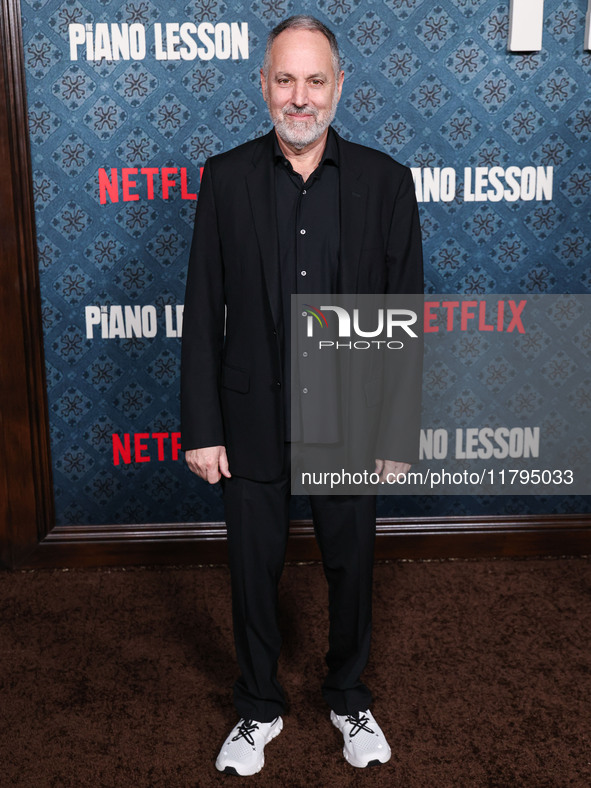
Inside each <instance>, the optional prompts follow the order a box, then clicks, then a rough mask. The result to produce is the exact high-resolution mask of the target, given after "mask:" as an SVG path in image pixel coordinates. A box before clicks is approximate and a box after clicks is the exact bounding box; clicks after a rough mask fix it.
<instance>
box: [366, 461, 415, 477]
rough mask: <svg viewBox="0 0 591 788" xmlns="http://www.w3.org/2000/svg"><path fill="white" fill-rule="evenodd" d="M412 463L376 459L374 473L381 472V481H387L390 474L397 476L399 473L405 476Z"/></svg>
mask: <svg viewBox="0 0 591 788" xmlns="http://www.w3.org/2000/svg"><path fill="white" fill-rule="evenodd" d="M410 468H411V466H410V464H409V463H408V462H396V460H376V467H375V471H374V473H379V475H380V481H381V482H387V481H388V478H387V477H388V476H390V478H393V477H397V476H398V474H399V473H401V474H402V475H403V476H406V474H407V473H408V472H409V471H410Z"/></svg>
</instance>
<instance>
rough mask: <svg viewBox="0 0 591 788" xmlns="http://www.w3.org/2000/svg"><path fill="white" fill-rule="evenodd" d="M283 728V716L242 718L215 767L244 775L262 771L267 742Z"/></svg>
mask: <svg viewBox="0 0 591 788" xmlns="http://www.w3.org/2000/svg"><path fill="white" fill-rule="evenodd" d="M282 729H283V720H282V719H281V717H275V719H274V720H273V722H257V721H256V720H240V722H239V723H238V724H237V725H235V726H234V727H233V728H232V730H231V731H230V735H229V736H228V738H227V739H226V741H225V742H224V744H223V745H222V749H221V750H220V754H219V755H218V757H217V760H216V762H215V768H216V769H217V770H218V771H220V772H226V774H239V775H241V776H243V777H245V776H246V775H248V774H256V773H257V772H260V770H261V769H262V768H263V766H264V765H265V753H264V749H265V744H267V743H268V742H270V741H271V739H274V738H275V736H278V735H279V734H280V733H281V731H282Z"/></svg>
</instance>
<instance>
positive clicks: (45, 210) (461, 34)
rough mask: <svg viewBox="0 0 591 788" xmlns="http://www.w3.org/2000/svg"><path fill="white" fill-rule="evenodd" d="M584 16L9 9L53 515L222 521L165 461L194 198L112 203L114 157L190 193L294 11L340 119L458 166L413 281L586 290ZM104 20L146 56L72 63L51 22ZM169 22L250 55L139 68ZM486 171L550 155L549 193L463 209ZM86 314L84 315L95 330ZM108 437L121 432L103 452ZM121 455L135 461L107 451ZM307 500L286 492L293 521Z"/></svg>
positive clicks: (510, 505) (574, 501) (458, 510)
mask: <svg viewBox="0 0 591 788" xmlns="http://www.w3.org/2000/svg"><path fill="white" fill-rule="evenodd" d="M585 10H586V0H546V3H545V25H544V43H543V50H542V51H541V52H539V53H534V54H511V53H508V52H507V38H508V11H509V0H506V2H498V0H441V2H439V3H437V4H433V3H430V2H427V0H387V1H386V2H382V1H381V0H375V2H373V1H372V0H369V1H365V2H363V1H362V0H318V2H314V3H312V2H302V3H299V4H297V5H296V4H294V3H292V2H288V1H287V0H255V1H254V2H253V3H252V5H249V4H247V3H242V2H235V3H232V2H229V0H228V2H223V0H194V1H193V2H190V3H188V4H186V5H184V4H176V3H172V2H169V0H163V2H160V3H154V2H151V0H129V1H128V2H122V1H121V0H112V1H110V0H103V2H99V0H83V2H80V1H79V0H65V1H64V0H46V1H44V0H29V2H27V1H26V0H23V6H22V16H23V37H24V41H25V60H26V72H27V88H28V102H29V117H30V139H31V148H32V161H33V170H34V191H35V206H36V223H37V235H38V248H39V260H40V273H41V286H42V301H43V321H44V341H45V356H46V367H47V385H48V396H49V407H50V425H51V445H52V455H53V468H54V483H55V502H56V511H57V522H58V524H64V523H73V522H76V523H83V524H85V523H86V524H91V523H101V522H103V523H104V522H158V521H160V522H174V521H189V520H203V521H207V520H219V519H222V509H221V503H220V497H219V491H218V490H217V488H210V487H208V486H207V485H206V484H205V483H201V482H200V481H199V480H197V479H195V478H194V477H192V476H191V475H190V473H189V472H188V470H187V469H186V468H185V467H184V465H183V463H182V455H180V456H179V458H178V459H176V460H175V459H173V457H174V456H175V450H174V444H175V442H176V440H177V438H176V437H175V436H174V434H175V433H177V432H178V429H179V408H178V372H179V352H180V341H179V339H178V337H175V336H173V334H174V333H175V324H174V317H175V316H176V311H175V307H176V305H177V304H182V301H183V294H184V281H185V270H186V264H187V256H188V249H189V244H190V238H191V228H192V220H193V215H194V209H195V201H194V200H193V199H183V197H182V195H181V188H180V182H179V184H178V185H177V186H176V187H174V188H171V190H170V194H169V199H162V196H161V185H160V178H159V177H156V178H155V180H154V184H155V191H156V194H155V198H154V199H149V194H148V186H147V179H146V178H145V177H143V176H141V175H139V174H135V175H132V176H130V177H131V178H132V180H133V179H135V180H136V185H135V186H133V185H132V186H131V192H132V193H133V194H134V195H135V194H137V195H138V199H137V200H129V201H124V200H123V199H122V197H123V190H122V181H121V178H122V177H123V176H122V173H121V168H126V167H127V168H137V169H141V168H146V167H149V168H158V170H159V171H160V170H161V169H162V168H165V167H171V168H186V181H187V182H186V186H185V188H184V191H185V192H188V193H193V192H197V191H198V187H199V167H200V166H202V165H203V163H204V161H205V159H206V158H207V157H208V156H210V155H212V154H214V153H217V152H220V151H222V150H227V149H228V148H230V147H232V146H235V145H237V144H239V143H241V142H244V141H246V140H247V139H250V138H252V137H255V136H257V135H259V134H261V133H263V132H265V131H267V130H268V129H269V128H270V123H269V121H268V119H267V112H266V108H265V106H264V103H263V101H262V98H261V96H260V88H259V75H258V72H259V66H260V62H261V59H262V53H263V49H264V42H265V39H266V35H267V33H268V31H269V30H270V28H271V27H273V26H274V24H276V23H277V22H278V21H279V20H281V19H282V18H285V17H286V16H288V15H290V14H292V13H300V12H304V13H306V12H308V13H312V14H314V15H316V16H318V17H319V18H320V19H322V20H323V21H324V22H325V23H326V24H328V25H329V26H330V27H331V28H332V29H333V30H334V31H335V33H336V35H337V37H338V39H339V42H340V45H341V48H342V52H343V55H344V59H345V71H346V79H345V84H344V89H343V96H342V100H341V103H340V105H339V109H338V113H337V119H336V123H335V126H336V128H337V130H338V131H339V132H340V133H341V134H342V135H343V136H345V137H347V138H349V139H352V140H355V141H357V142H361V143H363V144H366V145H370V146H372V147H377V148H381V149H383V150H385V151H387V152H388V153H389V154H391V155H392V156H394V157H395V158H396V159H398V160H399V161H401V162H403V163H405V164H407V165H409V166H411V167H414V168H436V167H442V168H443V167H451V168H454V171H455V172H457V176H458V182H457V191H456V197H455V199H453V200H452V201H450V202H443V201H441V202H433V201H429V202H422V203H421V204H420V210H421V218H422V224H423V233H424V246H425V257H426V287H427V290H428V291H429V292H432V293H437V292H439V293H452V292H458V293H493V292H496V293H518V292H527V293H537V292H540V293H560V292H563V293H569V292H570V293H584V292H589V290H591V216H590V206H591V202H590V194H591V162H590V160H589V154H588V150H589V140H590V138H591V98H590V95H591V94H590V92H589V87H590V85H591V80H590V73H591V53H589V52H585V51H584V50H583V25H584V13H585ZM103 22H106V23H109V24H111V23H117V24H119V25H121V24H123V23H128V24H132V23H137V24H140V25H142V26H143V28H144V29H145V31H146V39H147V44H148V47H147V53H146V57H145V58H144V59H138V60H114V61H108V60H101V61H92V60H87V59H86V57H85V46H80V47H78V50H77V51H78V59H77V60H72V59H71V57H70V44H69V30H70V28H69V26H70V25H72V24H78V25H80V24H81V25H96V24H97V23H103ZM172 22H179V23H183V22H196V23H197V24H199V23H200V22H211V23H212V24H219V23H223V22H226V23H234V22H235V23H239V24H243V23H246V24H247V25H248V40H249V52H248V54H249V57H248V58H246V57H244V56H239V57H238V58H237V59H235V60H233V59H220V58H219V57H214V58H212V59H209V60H203V59H201V60H200V59H194V60H182V59H180V60H158V59H156V57H155V51H154V45H153V40H154V36H153V31H154V26H155V25H156V24H161V25H163V26H164V25H165V24H166V23H172ZM84 29H86V28H84ZM493 166H500V167H503V168H506V167H509V166H516V167H521V168H523V167H529V166H533V167H552V168H553V178H554V182H553V193H552V199H551V200H533V201H524V200H517V201H513V202H510V201H506V200H503V201H500V202H490V201H488V202H467V201H465V200H464V197H463V173H464V168H466V167H468V168H476V167H493ZM112 168H117V169H118V177H119V178H120V181H119V190H118V192H117V194H118V195H119V201H118V202H113V201H112V199H110V198H109V197H108V196H107V197H106V198H105V195H104V194H103V198H104V204H101V202H100V190H99V177H98V173H99V170H101V169H102V170H104V171H105V173H107V174H109V175H110V176H111V175H112ZM473 171H474V170H472V172H473ZM417 172H418V170H417ZM175 178H176V180H177V181H180V173H179V175H177V176H175ZM113 305H129V306H131V307H133V306H136V305H137V306H138V307H141V306H145V305H151V306H153V307H155V313H156V320H157V328H158V332H157V334H156V336H154V337H133V338H121V337H114V338H110V339H109V338H103V336H102V330H101V324H100V322H98V321H100V307H107V314H111V313H110V312H108V309H109V308H110V307H112V306H113ZM88 306H92V307H95V308H98V312H95V313H94V314H95V319H96V321H97V324H96V325H95V326H94V330H93V337H92V338H89V337H88V336H87V323H86V318H87V317H88V315H87V312H86V308H87V307H88ZM167 306H168V307H169V308H170V307H172V310H170V309H169V318H170V315H171V314H172V315H173V319H172V320H171V330H170V331H169V334H171V335H170V336H167V335H166V329H165V327H166V307H167ZM112 311H113V310H111V312H112ZM115 311H116V310H115ZM145 317H146V321H147V322H146V327H148V328H149V327H150V325H151V324H149V317H150V316H149V315H146V316H145ZM111 319H113V318H112V317H111ZM113 325H114V326H115V333H117V322H116V321H115V323H114V324H113ZM137 433H139V434H140V438H139V439H137V438H136V440H138V441H139V444H138V445H135V444H134V443H133V441H134V439H133V435H134V434H137ZM113 434H115V435H117V436H119V440H120V441H121V443H120V444H117V445H118V446H120V447H122V451H119V453H118V455H117V457H118V464H114V455H113ZM126 434H127V435H131V438H130V440H131V444H130V445H128V446H126V444H125V440H126V438H125V435H126ZM142 434H147V435H148V437H147V438H144V437H142ZM153 434H159V435H160V438H156V439H155V438H152V437H150V436H152V435H153ZM130 446H131V449H130ZM126 450H127V451H131V450H133V453H132V456H133V458H135V459H137V457H138V456H139V457H140V458H142V457H146V456H149V457H150V461H149V462H148V461H144V462H129V463H126V462H125V451H126ZM159 454H160V457H162V459H159ZM305 507H306V504H305V503H304V502H303V501H299V500H298V501H296V502H295V503H294V510H295V511H297V512H298V513H299V514H303V513H305V512H306V508H305ZM393 507H395V508H393ZM585 508H587V509H588V505H587V503H586V502H585V500H584V499H580V498H573V497H570V498H569V497H564V498H556V497H554V498H548V499H543V498H538V499H532V498H529V499H522V498H496V499H487V498H476V497H465V498H450V497H446V498H429V499H424V498H423V499H420V500H415V499H405V500H403V501H399V502H396V501H393V499H388V500H384V501H382V509H381V511H382V514H387V513H390V512H398V513H400V514H402V515H421V514H425V515H428V514H438V515H445V514H454V515H455V514H467V513H480V512H483V511H492V510H494V511H497V512H526V511H556V510H559V511H581V510H583V509H585Z"/></svg>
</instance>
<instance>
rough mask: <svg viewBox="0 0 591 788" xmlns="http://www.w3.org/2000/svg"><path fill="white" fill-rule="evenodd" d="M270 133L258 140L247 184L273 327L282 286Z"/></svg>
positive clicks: (277, 318) (276, 317)
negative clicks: (258, 143)
mask: <svg viewBox="0 0 591 788" xmlns="http://www.w3.org/2000/svg"><path fill="white" fill-rule="evenodd" d="M274 133H275V132H274V131H271V132H269V134H267V135H266V136H265V137H263V138H262V139H261V140H260V143H261V144H260V145H259V146H258V147H257V149H256V151H255V154H254V156H253V159H252V163H253V168H252V170H251V171H250V172H249V173H248V174H247V176H246V185H247V189H248V196H249V200H250V208H251V211H252V218H253V222H254V228H255V232H256V235H257V239H258V242H259V250H260V253H261V261H262V266H263V275H264V278H265V284H266V287H267V296H268V298H269V304H270V305H271V314H272V316H273V322H274V323H275V326H277V325H278V324H279V318H280V315H281V283H280V280H279V252H278V242H277V215H276V209H275V178H274V173H273V156H272V153H271V151H272V144H271V143H272V137H271V135H272V134H274Z"/></svg>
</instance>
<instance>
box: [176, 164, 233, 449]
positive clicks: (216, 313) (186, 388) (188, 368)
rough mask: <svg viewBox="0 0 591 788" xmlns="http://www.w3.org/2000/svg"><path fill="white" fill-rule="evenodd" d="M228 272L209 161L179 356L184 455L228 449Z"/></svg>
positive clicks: (198, 212) (197, 220)
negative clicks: (223, 401)
mask: <svg viewBox="0 0 591 788" xmlns="http://www.w3.org/2000/svg"><path fill="white" fill-rule="evenodd" d="M224 315H225V308H224V271H223V260H222V254H221V244H220V236H219V225H218V217H217V211H216V204H215V195H214V187H213V179H212V164H211V160H209V161H208V162H206V164H205V167H204V170H203V177H202V179H201V188H200V191H199V199H198V201H197V210H196V213H195V226H194V230H193V240H192V244H191V252H190V256H189V270H188V274H187V286H186V291H185V307H184V314H183V339H182V352H181V437H182V446H183V449H184V451H187V450H189V449H197V448H202V447H205V446H221V445H224V427H223V420H222V411H221V405H220V378H221V361H222V349H223V343H224Z"/></svg>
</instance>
